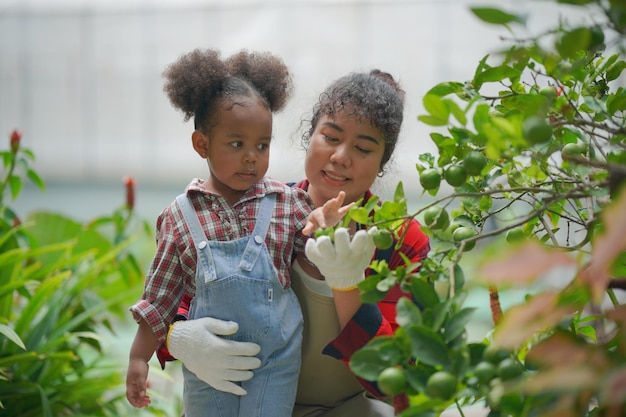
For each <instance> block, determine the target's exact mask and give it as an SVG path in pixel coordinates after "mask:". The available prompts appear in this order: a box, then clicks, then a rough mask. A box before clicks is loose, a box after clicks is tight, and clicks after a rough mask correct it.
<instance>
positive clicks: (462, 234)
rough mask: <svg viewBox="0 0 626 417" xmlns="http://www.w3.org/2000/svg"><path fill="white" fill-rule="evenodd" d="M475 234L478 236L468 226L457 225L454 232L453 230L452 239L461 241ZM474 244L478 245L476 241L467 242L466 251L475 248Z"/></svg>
mask: <svg viewBox="0 0 626 417" xmlns="http://www.w3.org/2000/svg"><path fill="white" fill-rule="evenodd" d="M474 236H476V232H475V231H474V230H473V229H471V228H469V227H466V226H461V227H457V228H456V229H455V230H454V232H452V240H454V241H455V242H461V241H463V240H465V239H469V238H472V237H474ZM474 246H476V241H472V242H467V243H465V247H464V252H467V251H470V250H472V249H474Z"/></svg>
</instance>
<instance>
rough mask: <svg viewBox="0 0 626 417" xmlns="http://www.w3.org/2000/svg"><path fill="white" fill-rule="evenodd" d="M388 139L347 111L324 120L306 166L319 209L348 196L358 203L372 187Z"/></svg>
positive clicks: (310, 146) (314, 199)
mask: <svg viewBox="0 0 626 417" xmlns="http://www.w3.org/2000/svg"><path fill="white" fill-rule="evenodd" d="M384 149H385V140H384V139H383V137H382V135H381V134H380V132H379V131H378V129H376V128H374V127H373V126H372V125H371V124H370V123H369V122H362V121H359V120H358V119H357V118H355V117H354V116H351V115H349V114H346V113H344V112H339V113H336V114H334V115H332V116H323V117H321V118H320V120H319V122H318V123H317V126H316V127H315V130H314V131H313V134H312V135H311V140H310V143H309V149H308V150H307V154H306V161H305V164H304V169H305V174H306V177H307V179H308V180H309V190H308V192H309V195H310V196H311V198H312V199H313V202H314V203H315V205H316V206H318V207H319V206H321V205H322V204H324V203H325V202H326V201H328V200H329V199H331V198H333V197H336V196H337V193H338V192H339V191H344V192H345V193H346V199H345V203H351V202H353V201H357V200H358V199H359V198H361V197H363V194H364V193H365V192H366V191H367V190H368V189H369V188H370V187H371V186H372V184H373V183H374V180H375V179H376V176H377V174H378V172H379V171H380V163H381V161H382V158H383V152H384Z"/></svg>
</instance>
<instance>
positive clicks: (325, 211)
mask: <svg viewBox="0 0 626 417" xmlns="http://www.w3.org/2000/svg"><path fill="white" fill-rule="evenodd" d="M345 198H346V193H345V192H343V191H339V194H337V197H335V198H331V199H330V200H328V201H327V202H326V203H324V205H323V206H322V207H318V208H316V209H315V210H313V211H312V212H311V214H309V219H308V221H307V223H306V225H305V226H304V229H302V233H304V234H305V235H310V234H311V233H313V232H314V231H315V230H317V229H324V228H326V227H334V226H336V225H337V224H338V223H339V221H340V220H341V219H343V217H344V216H345V215H346V213H347V212H348V210H349V209H350V207H352V204H354V203H350V204H348V205H345V206H343V207H342V204H343V201H344V200H345Z"/></svg>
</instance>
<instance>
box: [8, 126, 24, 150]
mask: <svg viewBox="0 0 626 417" xmlns="http://www.w3.org/2000/svg"><path fill="white" fill-rule="evenodd" d="M10 138H11V152H13V153H17V150H18V149H19V148H20V140H21V139H22V132H21V131H19V130H17V129H15V130H13V132H11V136H10Z"/></svg>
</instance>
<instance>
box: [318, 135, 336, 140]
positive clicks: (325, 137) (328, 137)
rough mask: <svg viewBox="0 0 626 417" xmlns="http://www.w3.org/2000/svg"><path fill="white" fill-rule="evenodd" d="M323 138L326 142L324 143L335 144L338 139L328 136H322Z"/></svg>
mask: <svg viewBox="0 0 626 417" xmlns="http://www.w3.org/2000/svg"><path fill="white" fill-rule="evenodd" d="M322 136H324V139H325V140H326V142H337V141H338V140H339V139H337V138H334V137H332V136H328V135H322Z"/></svg>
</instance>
